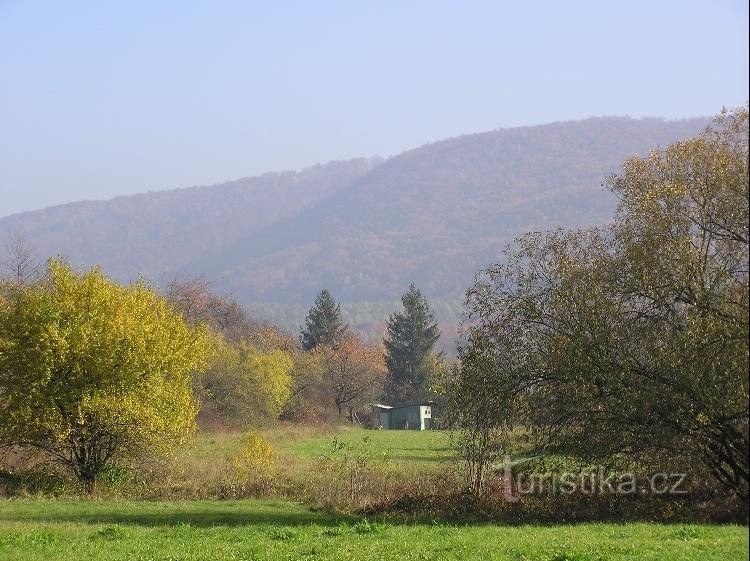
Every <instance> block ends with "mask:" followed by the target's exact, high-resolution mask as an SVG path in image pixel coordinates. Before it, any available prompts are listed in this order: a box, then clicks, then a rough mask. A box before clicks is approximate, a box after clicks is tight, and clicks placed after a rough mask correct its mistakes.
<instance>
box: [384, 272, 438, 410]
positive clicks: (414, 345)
mask: <svg viewBox="0 0 750 561" xmlns="http://www.w3.org/2000/svg"><path fill="white" fill-rule="evenodd" d="M401 303H402V304H403V307H404V310H403V312H395V313H393V315H391V317H390V319H389V320H388V330H387V333H386V336H385V339H384V341H383V342H384V344H385V350H386V356H385V362H386V366H387V367H388V378H387V381H386V389H385V399H387V400H389V401H391V402H393V404H394V405H400V404H404V403H407V402H409V401H415V400H419V399H423V398H424V397H425V395H426V393H427V388H426V382H427V378H428V375H429V370H430V368H429V364H430V361H429V360H428V358H429V357H430V355H431V354H432V350H433V347H434V346H435V343H436V342H437V340H438V338H439V337H440V331H439V330H438V327H437V323H436V322H435V321H434V314H433V312H432V310H430V307H429V305H428V304H427V300H426V299H425V297H424V296H422V293H421V292H420V291H419V289H418V288H417V287H416V286H414V284H413V283H412V285H411V286H410V287H409V291H408V292H407V293H406V294H404V295H403V296H402V297H401Z"/></svg>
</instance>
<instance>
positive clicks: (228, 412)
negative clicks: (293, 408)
mask: <svg viewBox="0 0 750 561" xmlns="http://www.w3.org/2000/svg"><path fill="white" fill-rule="evenodd" d="M212 347H213V349H214V353H213V360H212V361H211V364H210V366H209V368H208V369H207V370H206V372H205V373H204V374H203V375H202V377H201V379H200V381H199V382H200V383H199V384H198V392H199V395H200V398H201V402H202V405H203V407H204V408H211V409H212V410H215V411H216V412H218V413H219V415H220V416H221V417H222V418H223V419H224V420H226V421H228V422H229V423H230V424H231V425H235V426H251V425H257V424H261V423H263V422H265V421H269V420H274V419H277V418H278V417H279V415H280V414H281V411H282V409H283V407H284V405H285V404H286V402H287V401H288V400H289V397H290V395H291V387H292V376H291V373H292V368H293V367H294V361H293V359H292V356H291V355H290V354H289V353H287V352H286V351H283V350H281V349H271V350H267V351H265V350H261V349H259V348H258V347H257V346H255V345H253V344H251V343H248V342H247V341H244V340H243V341H239V342H237V343H231V342H227V341H226V340H225V339H224V338H223V337H221V336H220V335H217V336H214V337H213V341H212Z"/></svg>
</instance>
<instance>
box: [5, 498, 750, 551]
mask: <svg viewBox="0 0 750 561" xmlns="http://www.w3.org/2000/svg"><path fill="white" fill-rule="evenodd" d="M747 549H748V539H747V528H744V527H740V526H699V525H658V524H647V523H638V524H622V525H619V524H580V525H575V526H564V525H558V526H500V525H467V526H451V525H443V524H437V523H435V524H430V523H426V524H411V523H407V522H404V523H399V522H393V521H391V522H389V523H379V522H375V521H372V520H370V521H367V520H364V519H362V518H359V517H345V516H333V515H328V514H323V513H319V512H313V511H311V510H310V509H309V508H307V507H304V506H300V505H297V504H295V503H291V502H287V501H259V500H245V501H183V502H127V501H63V500H59V501H43V500H33V501H21V500H15V501H6V502H2V503H0V559H3V560H4V561H14V560H21V559H23V560H36V559H38V560H44V561H55V560H65V561H79V560H80V561H83V560H88V559H92V560H93V559H96V560H120V559H122V560H125V559H127V560H134V561H135V560H142V561H145V560H151V559H152V560H178V559H180V560H198V559H200V560H206V559H211V560H235V561H239V560H269V561H270V560H273V561H276V560H285V559H289V560H292V559H299V560H310V559H321V560H323V559H327V560H332V561H333V560H352V559H357V560H361V561H370V560H381V559H383V560H394V559H415V560H416V559H431V560H452V559H455V560H459V559H460V560H461V561H470V560H495V559H497V560H501V559H502V560H506V559H507V560H516V561H517V560H524V559H527V560H542V561H566V560H567V561H572V560H578V561H588V560H591V561H594V560H599V561H604V560H623V559H628V560H631V559H638V560H648V559H653V560H659V561H670V560H691V559H695V560H700V561H710V560H713V559H715V560H717V561H718V560H721V561H731V560H733V559H738V560H739V559H746V558H747Z"/></svg>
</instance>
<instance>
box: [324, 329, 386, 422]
mask: <svg viewBox="0 0 750 561" xmlns="http://www.w3.org/2000/svg"><path fill="white" fill-rule="evenodd" d="M320 351H321V353H322V355H323V364H324V366H323V369H324V378H325V382H324V383H325V385H326V389H327V391H328V393H329V394H330V396H331V397H332V399H333V401H334V403H335V404H336V408H337V411H338V417H339V419H341V415H342V413H343V412H344V409H346V410H347V412H348V418H349V421H350V422H356V408H357V407H360V406H362V405H364V404H365V403H366V402H367V400H370V399H375V398H376V397H377V396H378V395H379V394H380V392H381V391H382V387H383V378H384V376H385V365H384V364H383V350H382V349H381V348H380V347H377V346H369V345H363V344H362V343H361V342H360V341H359V339H357V337H356V336H354V335H353V334H347V335H346V336H345V337H344V338H343V339H342V340H341V342H340V343H339V344H338V345H336V346H326V347H320Z"/></svg>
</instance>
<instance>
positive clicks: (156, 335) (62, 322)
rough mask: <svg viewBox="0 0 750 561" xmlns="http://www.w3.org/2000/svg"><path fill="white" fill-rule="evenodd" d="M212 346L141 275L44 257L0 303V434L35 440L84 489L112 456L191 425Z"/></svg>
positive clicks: (166, 444) (3, 440)
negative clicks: (132, 278)
mask: <svg viewBox="0 0 750 561" xmlns="http://www.w3.org/2000/svg"><path fill="white" fill-rule="evenodd" d="M209 352H210V348H209V345H208V341H207V336H206V333H205V330H203V329H191V328H190V327H188V326H187V325H186V324H185V322H184V320H183V319H182V318H181V316H180V315H179V314H178V313H177V312H176V311H174V310H173V309H172V307H171V306H170V305H169V304H168V303H167V302H166V301H165V300H164V299H163V298H162V297H161V296H159V295H158V294H157V293H156V292H155V291H153V290H152V289H151V288H150V287H149V286H148V285H147V284H146V283H145V282H144V281H138V282H135V283H133V284H129V285H127V286H123V285H120V284H117V283H116V282H114V281H112V280H110V279H108V278H107V277H106V276H105V275H104V274H103V273H102V271H101V270H100V269H99V268H94V269H91V270H90V271H87V272H82V273H77V272H76V271H74V270H72V269H71V268H70V267H69V266H68V265H66V264H65V263H63V262H60V261H57V260H51V261H50V262H49V263H48V267H47V274H46V276H45V278H44V279H43V280H41V281H40V282H38V283H34V284H31V285H23V286H17V287H15V288H13V289H12V290H10V291H9V292H8V294H7V296H6V298H5V299H4V300H3V301H1V302H0V445H2V444H5V445H16V446H23V447H28V448H35V449H37V450H41V451H43V452H44V453H45V454H47V455H49V456H50V457H51V458H53V459H54V460H56V461H58V462H60V463H62V464H63V465H65V466H66V467H68V468H69V469H70V470H71V471H72V472H73V473H74V474H75V475H76V477H77V478H78V479H79V480H80V481H81V482H82V483H83V484H84V485H85V486H86V487H87V488H91V487H92V486H93V485H94V484H95V482H96V478H97V476H98V474H100V473H101V471H102V470H103V469H104V468H105V467H106V466H107V465H108V463H110V462H111V461H112V460H113V459H115V458H117V457H125V456H136V457H137V456H141V455H143V454H146V453H154V452H163V451H166V450H168V449H169V448H171V447H173V446H175V445H177V444H180V443H181V442H183V441H184V440H185V439H186V438H187V437H188V436H189V435H190V434H191V432H192V431H193V429H194V426H195V417H196V414H197V410H198V404H197V402H196V400H195V398H194V397H193V394H192V389H191V382H192V375H193V372H195V371H196V370H197V369H200V368H203V366H204V364H205V361H206V359H207V357H208V355H209Z"/></svg>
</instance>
